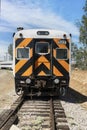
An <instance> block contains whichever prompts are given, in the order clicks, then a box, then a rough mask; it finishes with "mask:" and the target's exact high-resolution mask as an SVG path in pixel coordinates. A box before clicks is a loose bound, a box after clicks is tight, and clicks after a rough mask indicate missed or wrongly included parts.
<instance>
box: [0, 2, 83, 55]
mask: <svg viewBox="0 0 87 130" xmlns="http://www.w3.org/2000/svg"><path fill="white" fill-rule="evenodd" d="M0 3H1V5H0V11H1V12H0V56H3V55H4V53H5V52H7V48H8V45H9V44H10V43H12V40H13V39H12V34H13V32H15V31H16V28H17V27H19V26H22V27H24V28H25V29H29V28H49V29H58V30H63V31H66V32H68V33H71V34H72V35H73V41H74V42H78V37H79V30H78V28H77V27H76V25H75V24H76V21H77V20H81V17H82V15H83V13H84V12H83V9H82V8H83V6H84V5H85V0H0Z"/></svg>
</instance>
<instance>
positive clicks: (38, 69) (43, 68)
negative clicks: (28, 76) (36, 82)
mask: <svg viewBox="0 0 87 130" xmlns="http://www.w3.org/2000/svg"><path fill="white" fill-rule="evenodd" d="M41 71H44V72H45V74H50V73H49V72H50V70H49V69H48V68H47V67H46V66H45V65H44V64H43V63H42V64H41V65H40V66H39V67H38V68H36V69H35V71H34V75H35V76H37V75H38V74H39V73H40V72H41Z"/></svg>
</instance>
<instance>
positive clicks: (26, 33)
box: [14, 29, 70, 38]
mask: <svg viewBox="0 0 87 130" xmlns="http://www.w3.org/2000/svg"><path fill="white" fill-rule="evenodd" d="M40 32H41V33H40ZM64 35H66V38H70V35H69V34H68V33H66V32H64V31H60V30H51V29H28V30H25V29H23V30H20V31H18V32H16V33H15V35H14V38H20V37H21V36H22V37H23V38H64Z"/></svg>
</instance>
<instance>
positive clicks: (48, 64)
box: [43, 62, 50, 70]
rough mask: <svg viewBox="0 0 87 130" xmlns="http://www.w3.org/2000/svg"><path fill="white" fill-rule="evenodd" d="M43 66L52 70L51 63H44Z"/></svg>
mask: <svg viewBox="0 0 87 130" xmlns="http://www.w3.org/2000/svg"><path fill="white" fill-rule="evenodd" d="M43 64H44V65H45V66H46V67H47V68H48V69H49V70H50V63H49V62H48V63H46V62H44V63H43Z"/></svg>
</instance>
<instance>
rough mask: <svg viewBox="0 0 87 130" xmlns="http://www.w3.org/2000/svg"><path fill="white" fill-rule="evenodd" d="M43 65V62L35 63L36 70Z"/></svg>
mask: <svg viewBox="0 0 87 130" xmlns="http://www.w3.org/2000/svg"><path fill="white" fill-rule="evenodd" d="M41 64H42V63H41V62H38V61H37V62H35V69H36V68H37V67H38V66H40V65H41Z"/></svg>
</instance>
